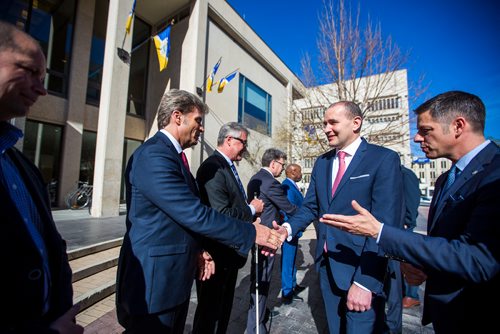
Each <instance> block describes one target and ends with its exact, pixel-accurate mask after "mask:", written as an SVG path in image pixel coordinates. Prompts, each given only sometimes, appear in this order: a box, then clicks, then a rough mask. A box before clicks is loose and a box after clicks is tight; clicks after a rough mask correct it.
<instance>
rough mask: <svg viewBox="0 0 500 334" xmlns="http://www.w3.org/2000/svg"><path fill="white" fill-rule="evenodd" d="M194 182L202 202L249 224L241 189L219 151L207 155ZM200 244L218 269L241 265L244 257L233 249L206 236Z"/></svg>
mask: <svg viewBox="0 0 500 334" xmlns="http://www.w3.org/2000/svg"><path fill="white" fill-rule="evenodd" d="M196 182H197V183H198V186H199V187H200V195H201V201H202V203H203V204H205V205H208V206H210V207H212V208H214V209H215V210H217V211H218V212H220V213H223V214H225V215H227V216H230V217H233V218H238V219H241V220H244V221H247V222H249V223H251V222H252V221H253V215H252V210H250V207H249V206H248V204H247V202H246V199H245V195H244V194H243V193H242V192H241V190H240V187H239V185H238V181H236V177H235V176H234V174H233V171H232V170H231V166H230V165H229V163H228V162H227V160H226V158H224V157H223V156H222V155H221V154H220V153H219V152H218V151H214V153H213V154H212V155H211V156H209V157H208V158H207V159H206V160H205V161H203V163H202V164H201V165H200V168H198V172H197V173H196ZM203 247H204V249H205V250H207V251H208V252H209V253H210V255H212V258H213V259H214V261H215V266H216V270H217V268H225V267H227V268H241V267H243V266H244V265H245V262H246V257H244V256H241V255H240V254H239V253H238V252H237V251H235V250H234V249H232V248H230V247H228V246H225V245H223V244H221V243H219V242H217V241H215V240H212V239H208V238H206V239H205V240H204V242H203Z"/></svg>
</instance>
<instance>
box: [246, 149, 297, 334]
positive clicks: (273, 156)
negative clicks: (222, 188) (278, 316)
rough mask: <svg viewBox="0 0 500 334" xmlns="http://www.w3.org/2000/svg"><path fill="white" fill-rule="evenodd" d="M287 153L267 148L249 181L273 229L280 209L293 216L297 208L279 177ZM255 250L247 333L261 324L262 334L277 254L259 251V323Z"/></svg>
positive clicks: (251, 194)
mask: <svg viewBox="0 0 500 334" xmlns="http://www.w3.org/2000/svg"><path fill="white" fill-rule="evenodd" d="M285 161H286V154H285V153H284V152H282V151H280V150H278V149H275V148H270V149H267V150H266V151H265V152H264V154H263V155H262V168H261V170H260V171H259V172H257V174H255V175H254V176H252V178H251V179H250V182H249V183H248V187H247V189H248V196H249V197H250V199H253V198H254V197H258V198H260V199H261V200H262V201H263V202H264V211H262V215H261V217H260V218H261V224H263V225H266V226H268V227H270V228H272V227H273V221H276V222H279V221H280V210H281V211H283V212H284V213H285V214H286V215H287V216H291V215H293V214H294V213H295V211H296V210H297V207H296V206H295V205H293V204H291V203H290V201H289V200H288V198H287V196H286V192H285V190H284V189H283V187H282V186H281V183H280V182H279V181H278V180H276V178H277V177H279V176H280V175H281V173H282V172H283V170H284V169H285ZM254 257H255V252H252V269H251V278H250V281H251V283H250V297H251V298H250V307H249V310H248V319H247V333H248V334H250V333H255V331H256V326H259V333H267V328H266V326H265V314H266V301H267V295H268V293H269V283H270V282H271V272H272V270H273V265H274V257H265V256H262V255H261V254H259V259H258V260H259V261H258V262H259V267H258V274H259V277H258V280H259V322H260V323H259V324H256V313H255V312H256V306H255V299H256V298H255V281H256V279H257V278H256V277H255V258H254Z"/></svg>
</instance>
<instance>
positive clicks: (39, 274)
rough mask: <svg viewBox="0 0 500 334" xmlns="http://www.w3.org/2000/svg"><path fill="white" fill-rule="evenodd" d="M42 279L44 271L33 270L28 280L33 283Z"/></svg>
mask: <svg viewBox="0 0 500 334" xmlns="http://www.w3.org/2000/svg"><path fill="white" fill-rule="evenodd" d="M40 277H42V271H41V270H40V269H33V270H32V271H30V272H29V274H28V278H29V279H30V280H32V281H34V280H37V279H40Z"/></svg>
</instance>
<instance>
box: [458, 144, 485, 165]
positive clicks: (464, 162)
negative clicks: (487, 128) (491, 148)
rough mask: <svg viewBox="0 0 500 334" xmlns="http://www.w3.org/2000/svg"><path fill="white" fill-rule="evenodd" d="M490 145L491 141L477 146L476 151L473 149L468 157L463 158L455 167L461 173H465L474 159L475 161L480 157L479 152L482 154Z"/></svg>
mask: <svg viewBox="0 0 500 334" xmlns="http://www.w3.org/2000/svg"><path fill="white" fill-rule="evenodd" d="M489 143H490V140H486V141H484V142H483V143H482V144H479V145H478V146H476V147H475V148H474V149H472V150H471V151H469V153H467V154H466V155H464V156H463V157H461V158H460V159H459V160H458V161H457V163H456V164H455V166H456V167H457V168H458V169H459V170H460V171H463V170H464V169H465V167H467V165H468V164H469V163H470V162H471V161H472V159H474V158H475V157H476V155H478V154H479V152H481V151H482V150H483V149H484V148H485V147H486V146H487V145H488V144H489Z"/></svg>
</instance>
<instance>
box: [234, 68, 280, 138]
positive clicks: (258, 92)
mask: <svg viewBox="0 0 500 334" xmlns="http://www.w3.org/2000/svg"><path fill="white" fill-rule="evenodd" d="M271 107H272V98H271V95H269V94H268V93H266V92H265V91H264V90H262V89H261V88H260V87H259V86H257V85H256V84H254V83H253V82H251V81H250V80H248V79H247V78H246V77H244V76H243V75H241V74H240V92H239V103H238V121H239V122H240V123H243V124H244V125H245V126H246V127H248V128H250V129H252V130H255V131H258V132H260V133H263V134H265V135H271Z"/></svg>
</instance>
